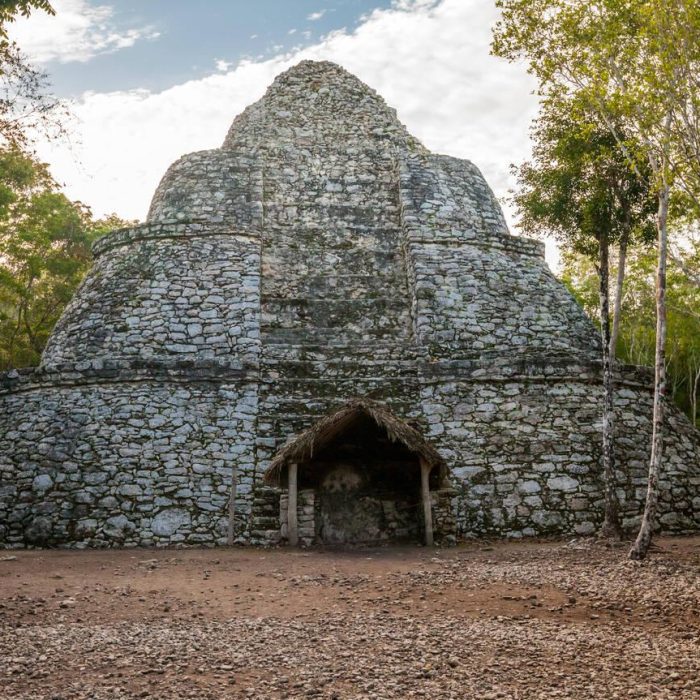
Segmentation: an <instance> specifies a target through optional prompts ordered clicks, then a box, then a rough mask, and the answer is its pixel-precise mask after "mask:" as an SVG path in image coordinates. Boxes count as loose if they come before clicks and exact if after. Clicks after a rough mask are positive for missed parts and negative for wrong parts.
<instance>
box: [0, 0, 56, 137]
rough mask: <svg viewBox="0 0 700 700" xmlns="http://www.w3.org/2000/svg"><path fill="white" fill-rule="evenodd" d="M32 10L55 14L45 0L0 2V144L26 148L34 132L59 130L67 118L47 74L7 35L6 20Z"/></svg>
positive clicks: (5, 0) (51, 132) (27, 14)
mask: <svg viewBox="0 0 700 700" xmlns="http://www.w3.org/2000/svg"><path fill="white" fill-rule="evenodd" d="M32 10H42V11H44V12H48V13H49V14H54V10H53V8H52V7H51V4H50V3H49V2H47V1H46V0H17V1H13V0H1V1H0V146H10V147H12V148H26V147H27V146H28V144H29V143H30V142H31V134H32V133H33V132H40V131H45V132H48V133H50V134H51V135H55V133H62V132H63V123H64V121H65V119H66V117H67V110H66V108H65V105H64V104H63V103H62V102H61V101H60V100H58V99H56V98H55V97H53V96H52V95H50V94H49V93H48V91H47V88H48V82H47V78H46V76H45V75H44V74H43V73H41V72H40V71H38V70H36V69H35V68H33V67H32V66H31V65H30V64H29V63H28V61H27V60H26V58H25V57H24V56H23V55H22V52H21V51H20V49H19V47H18V46H17V44H16V43H15V42H13V41H10V39H9V38H8V34H7V25H8V23H10V22H12V21H14V20H15V19H16V17H17V16H18V15H22V16H25V17H27V16H29V14H30V13H31V12H32Z"/></svg>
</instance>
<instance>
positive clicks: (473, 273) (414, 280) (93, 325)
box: [0, 62, 700, 547]
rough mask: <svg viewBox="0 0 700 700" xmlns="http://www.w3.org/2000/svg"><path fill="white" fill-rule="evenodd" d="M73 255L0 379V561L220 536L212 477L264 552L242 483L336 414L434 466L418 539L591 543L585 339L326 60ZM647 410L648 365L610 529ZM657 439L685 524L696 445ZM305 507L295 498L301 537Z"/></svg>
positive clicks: (568, 306)
mask: <svg viewBox="0 0 700 700" xmlns="http://www.w3.org/2000/svg"><path fill="white" fill-rule="evenodd" d="M94 255H95V263H94V266H93V268H92V270H91V272H90V273H89V275H88V276H87V278H86V279H85V281H84V282H83V284H82V286H81V287H80V289H79V290H78V292H77V294H76V295H75V298H74V299H73V301H72V302H71V303H70V304H69V306H68V307H67V309H66V311H65V312H64V314H63V316H62V318H61V320H60V321H59V323H58V325H57V326H56V328H55V330H54V333H53V335H52V337H51V339H50V341H49V343H48V345H47V348H46V350H45V352H44V355H43V359H42V363H41V366H40V367H38V368H33V369H25V370H15V371H12V372H8V373H5V374H4V375H2V376H0V546H8V547H15V546H26V545H34V544H51V545H72V546H108V545H117V544H119V545H166V544H180V543H184V544H217V543H223V542H225V541H226V529H227V507H228V498H229V491H230V485H231V475H232V470H233V468H234V466H235V467H236V468H237V474H238V486H237V500H236V523H235V531H236V536H237V541H238V542H240V543H257V544H264V543H276V542H280V541H284V538H285V537H286V530H285V527H286V526H285V522H286V518H285V513H286V508H287V506H286V503H287V500H286V492H284V491H282V492H280V490H278V489H273V488H269V487H266V486H263V484H262V475H263V473H264V472H265V470H266V468H267V466H268V464H269V463H270V460H271V458H272V456H273V455H274V453H275V452H276V450H277V449H278V448H279V447H281V446H282V445H283V444H284V443H285V442H286V441H288V440H289V439H290V438H291V437H292V436H294V435H296V434H298V433H299V432H300V431H301V430H304V429H305V428H307V427H309V426H310V425H311V424H313V423H314V422H315V421H317V420H318V419H319V418H321V417H322V416H324V415H326V414H327V413H329V412H331V411H332V410H334V409H335V408H337V407H338V406H339V405H341V404H342V403H344V402H345V401H347V400H349V399H352V398H354V397H369V398H372V399H374V400H377V401H380V402H383V403H385V404H386V405H387V406H389V407H390V409H391V410H392V411H393V412H394V413H395V414H396V415H397V416H400V417H402V418H405V419H407V420H410V421H411V422H412V424H413V425H415V426H418V427H419V429H420V430H421V431H422V433H423V434H424V435H425V436H426V437H427V439H428V440H430V441H431V442H432V443H433V445H435V447H436V448H437V449H438V450H439V452H440V454H441V455H442V457H443V458H444V460H445V462H446V464H447V466H448V469H449V474H450V484H449V488H445V489H442V490H440V491H437V492H433V494H432V498H433V514H434V521H435V529H436V534H437V535H438V537H441V536H442V538H443V540H444V539H449V538H450V537H451V536H452V535H453V534H456V535H457V536H458V537H466V536H480V535H493V536H510V537H520V536H527V535H540V534H555V533H566V534H581V535H585V534H591V533H593V532H595V530H596V529H597V528H598V526H599V524H600V522H601V519H602V485H601V465H600V424H601V393H602V386H601V377H600V367H599V364H598V358H599V355H600V344H599V340H598V334H597V333H596V331H595V329H594V327H593V326H592V325H591V323H590V322H589V321H588V319H587V318H586V316H585V315H584V313H583V311H582V310H581V309H580V308H579V307H578V305H577V304H576V303H575V301H574V300H573V299H572V298H571V296H570V295H569V294H568V293H567V291H566V290H565V288H564V287H563V286H562V285H561V284H560V283H559V282H557V280H556V279H555V278H554V277H553V275H552V274H551V272H550V271H549V269H548V268H547V266H546V264H545V261H544V255H543V247H542V245H541V244H540V243H537V242H533V241H528V240H525V239H520V238H515V237H512V236H510V235H509V233H508V230H507V227H506V225H505V222H504V219H503V215H502V213H501V210H500V207H499V206H498V203H497V201H496V200H495V198H494V196H493V194H492V192H491V190H490V189H489V187H488V185H487V184H486V182H485V181H484V179H483V178H482V176H481V174H480V173H479V171H478V170H477V169H476V167H475V166H474V165H472V164H471V163H469V162H467V161H463V160H458V159H455V158H449V157H446V156H438V155H433V154H430V153H429V152H428V151H427V150H426V149H425V148H424V147H423V146H422V145H421V144H420V143H418V142H417V141H416V140H415V139H414V138H412V137H411V136H410V135H409V134H408V133H407V132H406V130H405V129H404V127H403V126H402V125H401V124H400V122H399V121H398V120H397V118H396V115H395V113H394V111H393V110H391V109H389V108H388V107H387V106H386V105H385V103H384V102H383V100H382V99H381V98H380V97H379V96H378V95H376V93H374V92H373V91H372V90H370V89H369V88H368V87H367V86H366V85H364V84H363V83H361V82H360V81H359V80H357V79H356V78H354V77H353V76H351V75H350V74H348V73H346V72H345V71H344V70H342V69H341V68H339V67H338V66H335V65H333V64H329V63H315V62H303V63H301V64H299V65H298V66H296V67H294V68H292V69H291V70H289V71H287V72H286V73H284V74H282V75H280V76H278V78H277V79H276V80H275V82H274V83H273V84H272V86H271V87H270V88H269V90H268V92H267V93H266V95H265V97H263V98H262V100H260V101H259V102H257V103H255V104H254V105H252V106H251V107H249V108H248V109H247V110H245V112H243V114H241V115H240V116H239V117H237V118H236V119H235V121H234V123H233V126H232V127H231V130H230V132H229V134H228V135H227V137H226V140H225V142H224V145H223V147H222V148H221V149H216V150H210V151H203V152H200V153H194V154H190V155H187V156H184V157H183V158H181V159H180V160H179V161H177V162H176V163H175V164H174V165H173V166H172V167H171V168H170V169H169V170H168V172H167V173H166V175H165V177H164V178H163V181H162V182H161V184H160V186H159V187H158V189H157V191H156V194H155V196H154V199H153V203H152V205H151V209H150V212H149V216H148V220H147V222H146V223H144V224H142V225H140V226H136V227H134V228H131V229H127V230H121V231H115V232H113V233H111V234H109V235H108V236H106V237H104V238H103V239H101V240H100V241H98V242H97V243H96V245H95V247H94ZM650 406H651V376H650V374H649V372H648V371H647V370H644V369H640V368H626V367H620V368H619V371H618V378H617V395H616V409H617V412H618V421H617V431H618V435H617V445H618V463H617V484H618V494H619V496H620V499H621V503H622V508H623V515H624V519H625V524H626V525H627V526H628V527H633V526H634V525H635V523H636V522H637V520H638V517H639V513H640V510H641V507H642V501H643V496H644V490H645V484H646V468H647V460H648V453H649V445H650V414H651V409H650ZM667 428H668V433H667V437H666V458H665V461H664V470H663V474H662V480H661V490H662V494H661V509H660V525H661V527H663V528H664V529H665V530H667V531H673V532H679V531H689V530H693V529H697V528H698V526H700V437H699V436H698V432H697V431H695V430H694V429H693V428H692V427H691V425H690V424H689V422H688V421H687V420H686V419H685V418H684V417H683V416H682V415H680V413H679V412H678V411H676V410H675V409H674V408H673V407H672V406H668V422H667ZM314 508H315V505H314V493H313V491H312V490H310V491H308V492H307V491H302V492H300V493H299V499H298V520H299V524H300V528H301V530H300V534H301V539H302V542H303V543H307V544H308V543H311V542H313V541H314V521H313V512H314ZM441 533H443V534H442V535H441Z"/></svg>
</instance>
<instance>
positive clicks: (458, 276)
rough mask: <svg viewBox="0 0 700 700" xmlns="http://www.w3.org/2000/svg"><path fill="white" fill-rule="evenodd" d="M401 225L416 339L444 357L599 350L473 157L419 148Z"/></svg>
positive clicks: (409, 172)
mask: <svg viewBox="0 0 700 700" xmlns="http://www.w3.org/2000/svg"><path fill="white" fill-rule="evenodd" d="M399 188H400V203H401V226H402V231H403V235H404V239H403V245H404V251H405V253H404V254H405V256H406V269H407V273H408V281H409V288H410V291H411V297H412V301H413V308H412V316H413V323H414V328H415V336H416V341H417V343H418V344H419V345H424V346H426V349H427V350H428V351H429V353H430V354H431V355H432V356H434V357H453V356H460V355H461V356H473V355H475V354H484V353H487V354H488V353H511V352H519V351H521V350H522V349H524V348H527V349H528V351H532V350H536V349H538V348H540V349H544V350H550V349H562V350H570V351H573V352H575V353H585V354H587V355H589V356H590V357H597V353H598V348H599V341H598V337H597V335H598V334H597V333H596V331H595V329H594V327H593V325H592V324H591V322H590V320H589V319H588V318H587V317H586V315H585V314H584V312H583V310H582V309H581V307H580V306H579V305H578V304H577V303H576V301H575V300H574V299H573V298H572V296H571V295H570V294H569V293H568V291H567V290H566V289H565V287H564V286H563V285H562V284H561V283H560V282H559V281H558V280H557V279H556V278H555V277H554V276H553V275H552V273H551V272H550V270H549V268H548V267H547V264H546V263H545V260H544V246H543V244H541V243H539V242H536V241H531V240H527V239H523V238H516V237H513V236H510V235H508V230H507V228H506V225H505V222H504V220H503V214H502V212H501V209H500V207H499V205H498V202H497V201H496V199H495V197H494V196H493V193H492V192H491V190H490V188H489V187H488V185H487V184H486V182H485V181H484V179H483V177H482V176H481V174H480V173H479V171H478V170H477V169H476V168H475V167H474V166H473V165H472V164H471V163H469V161H463V160H458V159H456V158H447V157H445V156H424V155H416V154H414V155H409V156H407V157H406V158H403V159H402V160H401V162H400V168H399Z"/></svg>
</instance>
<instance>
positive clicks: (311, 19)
mask: <svg viewBox="0 0 700 700" xmlns="http://www.w3.org/2000/svg"><path fill="white" fill-rule="evenodd" d="M325 14H326V11H325V10H319V11H318V12H312V13H311V14H310V15H309V16H308V17H307V18H306V19H308V20H309V22H317V21H318V20H319V19H321V17H323V15H325Z"/></svg>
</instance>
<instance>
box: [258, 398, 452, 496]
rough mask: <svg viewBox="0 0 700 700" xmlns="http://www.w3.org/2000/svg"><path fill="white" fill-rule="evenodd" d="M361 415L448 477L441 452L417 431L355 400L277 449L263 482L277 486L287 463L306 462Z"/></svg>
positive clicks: (373, 403) (379, 408)
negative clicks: (438, 468)
mask: <svg viewBox="0 0 700 700" xmlns="http://www.w3.org/2000/svg"><path fill="white" fill-rule="evenodd" d="M363 416H368V417H370V418H371V419H372V420H373V421H374V422H375V423H376V424H377V425H378V426H380V427H381V428H383V429H384V430H385V431H386V433H387V435H388V437H389V439H390V440H392V441H393V442H398V443H401V444H402V445H404V446H405V447H406V448H407V449H408V450H410V451H411V452H413V453H415V454H416V455H417V456H418V457H420V458H421V459H423V460H425V462H427V463H428V464H429V465H430V466H431V467H434V466H439V467H440V469H441V474H440V476H441V479H442V478H443V477H446V476H447V467H446V465H445V462H444V460H443V459H442V457H441V456H440V453H439V452H438V451H437V450H436V449H435V448H434V447H433V446H432V445H431V444H430V443H429V442H428V441H427V440H426V439H425V438H424V437H423V435H421V433H420V432H419V431H418V430H416V429H415V428H414V427H412V426H410V425H409V424H408V423H406V421H404V420H401V419H400V418H397V417H396V416H395V415H394V414H393V413H391V411H389V409H388V408H387V407H386V406H384V405H382V404H380V403H377V402H376V401H371V400H369V399H354V400H352V401H350V402H348V403H347V404H345V405H344V406H342V407H341V408H340V409H338V410H337V411H335V412H334V413H331V414H330V415H328V416H325V417H324V418H321V420H319V421H317V422H316V423H314V425H312V426H311V427H310V428H307V429H306V430H304V431H303V432H302V433H300V434H299V435H297V436H296V437H294V438H293V439H292V440H290V441H289V442H287V444H286V445H284V446H283V447H282V448H280V450H279V451H278V452H277V454H276V455H275V456H274V457H273V459H272V462H271V463H270V466H269V467H268V468H267V470H266V472H265V477H264V479H265V483H267V484H270V485H273V486H280V485H281V484H282V477H283V473H284V470H285V467H286V466H287V465H288V464H290V463H291V462H296V463H302V462H307V461H308V460H310V459H311V458H312V457H313V456H314V455H315V454H318V453H319V452H320V451H321V450H322V449H323V448H324V447H326V446H327V445H330V444H331V443H332V442H333V440H335V439H336V438H337V437H338V436H340V435H342V433H343V432H345V431H346V430H347V429H348V428H349V427H350V426H351V425H352V424H353V423H354V422H355V421H357V420H358V419H360V418H362V417H363Z"/></svg>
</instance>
